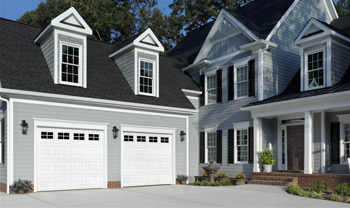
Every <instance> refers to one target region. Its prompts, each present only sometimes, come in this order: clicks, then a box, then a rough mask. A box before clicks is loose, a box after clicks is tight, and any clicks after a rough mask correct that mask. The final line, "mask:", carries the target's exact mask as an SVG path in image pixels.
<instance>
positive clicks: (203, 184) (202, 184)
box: [199, 181, 211, 186]
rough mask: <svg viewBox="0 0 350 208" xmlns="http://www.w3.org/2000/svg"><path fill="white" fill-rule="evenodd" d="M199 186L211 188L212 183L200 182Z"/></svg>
mask: <svg viewBox="0 0 350 208" xmlns="http://www.w3.org/2000/svg"><path fill="white" fill-rule="evenodd" d="M199 185H200V186H211V183H210V182H208V181H202V182H200V184H199Z"/></svg>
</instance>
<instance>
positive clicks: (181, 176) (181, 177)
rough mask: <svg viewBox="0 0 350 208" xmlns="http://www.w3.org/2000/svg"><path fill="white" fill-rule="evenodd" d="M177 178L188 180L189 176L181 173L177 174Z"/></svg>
mask: <svg viewBox="0 0 350 208" xmlns="http://www.w3.org/2000/svg"><path fill="white" fill-rule="evenodd" d="M176 179H177V180H178V181H187V179H188V177H187V175H181V174H179V175H177V177H176Z"/></svg>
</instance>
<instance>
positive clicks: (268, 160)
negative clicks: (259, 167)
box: [259, 149, 276, 165]
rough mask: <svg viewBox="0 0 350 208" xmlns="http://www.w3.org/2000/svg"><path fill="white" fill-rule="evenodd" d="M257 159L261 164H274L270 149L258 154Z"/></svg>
mask: <svg viewBox="0 0 350 208" xmlns="http://www.w3.org/2000/svg"><path fill="white" fill-rule="evenodd" d="M259 159H260V162H261V164H266V165H273V164H274V163H275V162H276V160H275V157H274V156H273V152H272V150H270V149H265V150H264V151H262V152H259Z"/></svg>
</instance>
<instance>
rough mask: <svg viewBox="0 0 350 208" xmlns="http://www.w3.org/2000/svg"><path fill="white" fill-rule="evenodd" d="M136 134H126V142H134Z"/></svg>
mask: <svg viewBox="0 0 350 208" xmlns="http://www.w3.org/2000/svg"><path fill="white" fill-rule="evenodd" d="M133 141H134V136H131V135H124V142H133Z"/></svg>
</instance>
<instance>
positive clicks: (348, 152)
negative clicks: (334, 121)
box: [343, 123, 350, 161]
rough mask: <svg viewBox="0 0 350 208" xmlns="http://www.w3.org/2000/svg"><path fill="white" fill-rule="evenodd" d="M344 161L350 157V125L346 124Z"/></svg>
mask: <svg viewBox="0 0 350 208" xmlns="http://www.w3.org/2000/svg"><path fill="white" fill-rule="evenodd" d="M343 144H344V161H347V159H348V158H349V157H350V123H345V124H344V142H343Z"/></svg>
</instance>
